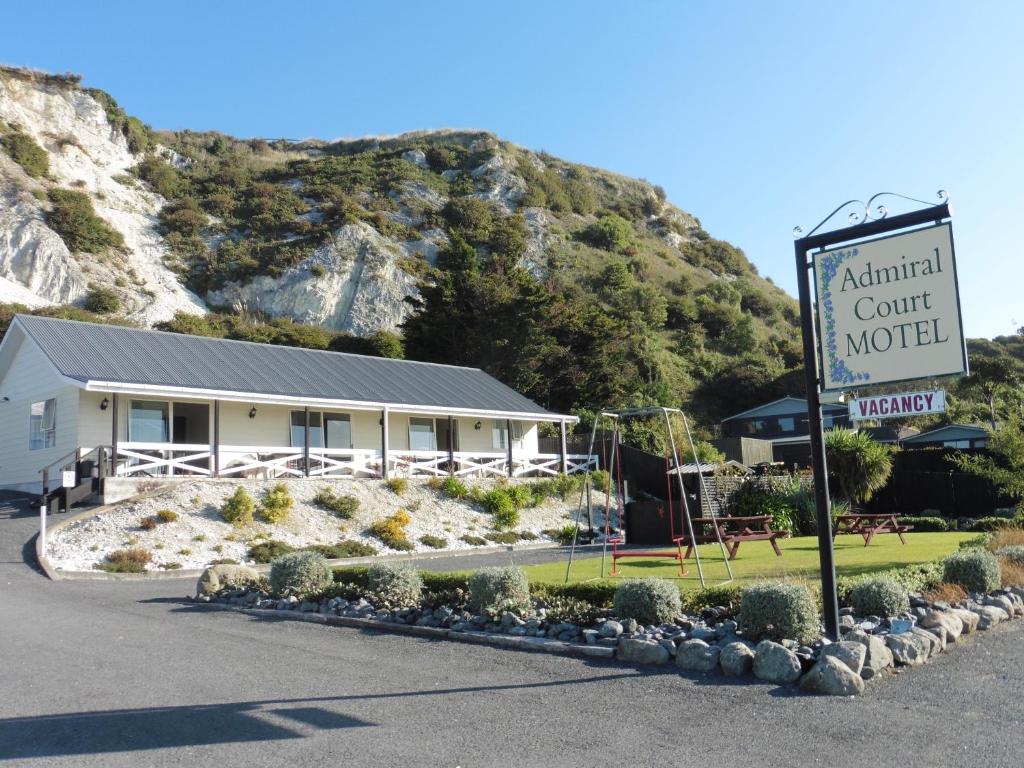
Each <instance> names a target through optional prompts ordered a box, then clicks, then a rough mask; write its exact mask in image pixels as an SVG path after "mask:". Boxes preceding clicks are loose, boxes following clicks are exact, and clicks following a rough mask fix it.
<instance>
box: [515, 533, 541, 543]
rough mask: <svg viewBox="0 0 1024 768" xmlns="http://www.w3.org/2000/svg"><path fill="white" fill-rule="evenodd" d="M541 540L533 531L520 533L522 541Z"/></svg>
mask: <svg viewBox="0 0 1024 768" xmlns="http://www.w3.org/2000/svg"><path fill="white" fill-rule="evenodd" d="M538 538H539V536H537V534H536V533H534V532H533V531H519V539H520V540H521V541H536V540H537V539H538Z"/></svg>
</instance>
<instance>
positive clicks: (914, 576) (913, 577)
mask: <svg viewBox="0 0 1024 768" xmlns="http://www.w3.org/2000/svg"><path fill="white" fill-rule="evenodd" d="M881 577H885V578H889V579H893V580H894V581H896V582H897V583H898V584H901V585H902V586H903V587H904V588H905V589H906V590H907V591H908V592H924V591H925V590H928V589H931V588H933V587H934V586H935V585H937V584H939V583H941V582H942V563H941V562H938V561H936V562H931V563H918V564H916V565H907V566H904V567H903V568H891V569H889V570H887V571H879V572H876V573H871V574H864V575H861V576H842V577H840V578H839V579H837V580H836V591H837V595H838V597H839V602H840V603H841V604H843V605H849V604H850V592H851V591H852V590H853V588H854V587H856V586H857V585H858V584H860V583H861V582H863V581H867V580H869V579H876V578H881Z"/></svg>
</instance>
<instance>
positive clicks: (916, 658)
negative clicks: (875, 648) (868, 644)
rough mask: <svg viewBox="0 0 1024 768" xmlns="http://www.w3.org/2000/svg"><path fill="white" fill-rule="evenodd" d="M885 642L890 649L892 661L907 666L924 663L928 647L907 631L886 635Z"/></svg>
mask: <svg viewBox="0 0 1024 768" xmlns="http://www.w3.org/2000/svg"><path fill="white" fill-rule="evenodd" d="M885 644H886V645H887V646H888V647H889V650H890V651H892V657H893V661H895V662H896V663H897V664H902V665H904V666H908V667H915V666H918V665H920V664H924V662H925V660H926V659H927V658H928V651H929V648H928V647H927V646H926V645H925V644H924V642H923V641H922V640H921V638H919V637H915V636H914V635H912V634H911V633H909V632H905V633H904V634H902V635H886V636H885Z"/></svg>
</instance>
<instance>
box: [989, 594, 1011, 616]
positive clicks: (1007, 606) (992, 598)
mask: <svg viewBox="0 0 1024 768" xmlns="http://www.w3.org/2000/svg"><path fill="white" fill-rule="evenodd" d="M982 605H991V606H995V607H996V608H1002V609H1003V610H1004V611H1006V615H1007V617H1010V616H1013V615H1014V614H1015V613H1016V612H1017V610H1016V606H1015V605H1014V603H1013V601H1012V600H1011V599H1010V598H1008V597H1007V596H1006V595H989V596H988V597H986V598H985V600H984V602H983V603H982Z"/></svg>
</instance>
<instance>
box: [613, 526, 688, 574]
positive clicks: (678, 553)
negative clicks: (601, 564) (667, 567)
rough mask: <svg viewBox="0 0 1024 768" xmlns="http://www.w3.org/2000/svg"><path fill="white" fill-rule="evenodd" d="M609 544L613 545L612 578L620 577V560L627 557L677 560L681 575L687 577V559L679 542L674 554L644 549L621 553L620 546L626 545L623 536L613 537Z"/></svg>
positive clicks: (667, 551) (669, 551) (668, 551)
mask: <svg viewBox="0 0 1024 768" xmlns="http://www.w3.org/2000/svg"><path fill="white" fill-rule="evenodd" d="M608 542H609V543H610V544H611V545H612V570H611V573H610V574H609V575H610V576H618V575H620V571H619V560H621V559H622V558H625V557H643V558H646V559H649V560H650V559H655V560H656V559H661V558H666V559H672V560H675V561H677V562H678V563H679V575H680V576H686V575H687V570H686V564H685V562H684V560H685V558H684V557H683V546H682V544H681V543H680V542H679V541H678V540H675V542H676V549H675V551H674V552H673V551H671V550H651V549H642V550H637V551H635V552H621V551H620V550H619V545H620V544H623V543H625V542H624V540H623V538H622V537H621V536H613V537H611V538H609V539H608Z"/></svg>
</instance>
